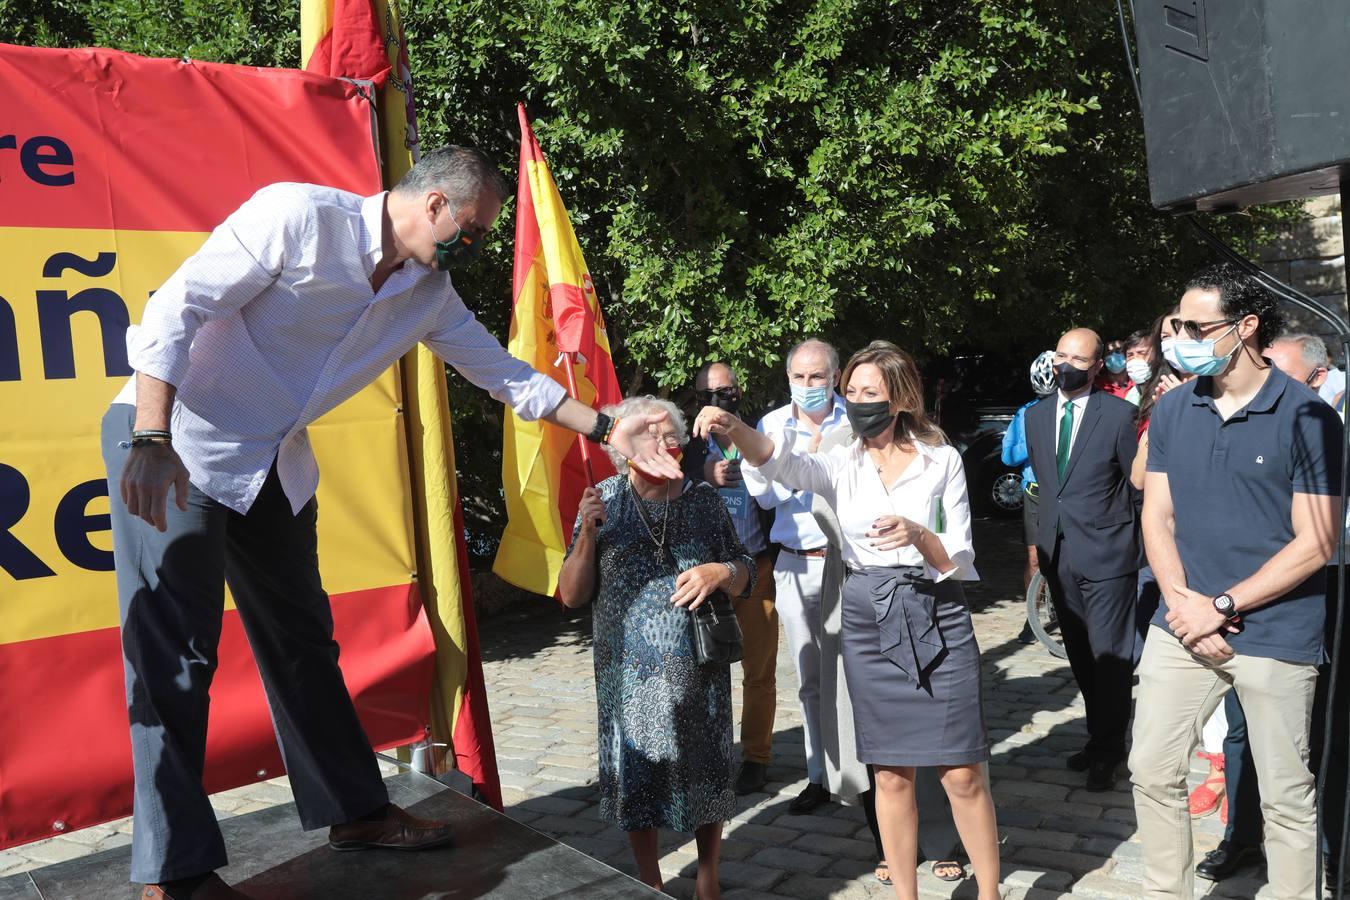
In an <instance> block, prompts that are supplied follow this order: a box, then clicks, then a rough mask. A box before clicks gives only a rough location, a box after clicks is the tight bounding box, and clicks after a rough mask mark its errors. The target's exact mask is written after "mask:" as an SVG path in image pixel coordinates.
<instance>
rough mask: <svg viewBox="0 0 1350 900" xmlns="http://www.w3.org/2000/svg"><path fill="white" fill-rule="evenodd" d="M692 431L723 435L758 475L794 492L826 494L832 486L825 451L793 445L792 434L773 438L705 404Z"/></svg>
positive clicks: (831, 475)
mask: <svg viewBox="0 0 1350 900" xmlns="http://www.w3.org/2000/svg"><path fill="white" fill-rule="evenodd" d="M694 434H696V435H698V436H699V437H706V436H708V435H712V434H724V435H726V436H727V437H729V438H730V439H731V442H732V443H733V444H735V445H736V447H737V449H739V450H740V451H741V457H742V458H743V459H744V460H745V464H746V465H749V466H752V467H754V468H756V469H758V470H759V474H760V475H761V476H763V477H764V478H767V479H769V480H770V481H776V482H778V483H779V484H782V485H784V486H786V487H790V488H792V489H793V490H795V491H813V492H815V493H826V492H828V491H829V490H830V489H831V488H832V487H833V486H834V469H835V467H834V465H833V463H832V459H831V457H830V456H829V455H828V454H824V453H808V452H805V451H803V450H798V449H797V448H796V447H794V446H792V437H793V433H792V432H791V431H788V432H787V433H786V434H783V435H780V436H779V437H778V442H777V443H775V441H774V439H773V438H770V437H769V436H768V435H766V434H764V433H763V432H761V431H757V430H756V429H754V428H751V427H750V426H749V425H747V424H745V423H744V422H742V421H741V420H740V419H738V418H737V417H736V416H735V415H733V414H732V413H729V412H727V411H726V410H724V409H719V408H718V407H716V406H706V407H704V408H703V410H702V411H701V412H700V413H699V414H698V418H696V419H694Z"/></svg>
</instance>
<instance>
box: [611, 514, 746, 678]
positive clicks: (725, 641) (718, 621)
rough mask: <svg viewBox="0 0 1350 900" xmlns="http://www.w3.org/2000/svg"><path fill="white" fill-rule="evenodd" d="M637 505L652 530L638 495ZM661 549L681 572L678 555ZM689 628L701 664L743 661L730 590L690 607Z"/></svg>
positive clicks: (737, 623) (667, 560)
mask: <svg viewBox="0 0 1350 900" xmlns="http://www.w3.org/2000/svg"><path fill="white" fill-rule="evenodd" d="M633 505H634V506H636V507H637V511H638V515H639V516H641V517H642V521H643V522H644V523H646V525H647V530H648V531H649V532H650V531H651V528H652V523H651V520H650V519H648V518H647V511H646V510H645V509H643V508H642V501H641V500H639V499H637V498H636V497H634V498H633ZM661 552H662V553H664V554H665V557H666V562H667V563H668V564H669V565H670V567H671V568H672V569H673V570H674V571H675V572H676V574H678V573H679V571H680V564H679V563H678V562H676V561H675V554H673V553H671V552H670V548H669V547H666V546H664V545H663V546H662V547H661ZM689 630H690V642H691V643H692V644H693V646H694V658H695V659H696V660H697V661H698V664H699V665H700V666H726V665H730V664H731V663H734V662H740V661H741V657H742V656H744V655H745V648H744V643H743V641H742V638H741V623H740V622H737V621H736V610H735V607H733V606H732V604H731V598H730V597H728V596H727V593H726V591H721V590H717V591H713V592H712V593H711V594H709V595H708V596H706V597H704V598H703V602H702V603H701V604H699V606H698V608H697V609H691V610H689Z"/></svg>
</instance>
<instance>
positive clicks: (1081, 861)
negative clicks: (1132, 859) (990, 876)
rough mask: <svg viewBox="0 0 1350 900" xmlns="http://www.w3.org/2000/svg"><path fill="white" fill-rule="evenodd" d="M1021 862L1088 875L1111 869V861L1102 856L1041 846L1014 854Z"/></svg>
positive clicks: (1025, 848)
mask: <svg viewBox="0 0 1350 900" xmlns="http://www.w3.org/2000/svg"><path fill="white" fill-rule="evenodd" d="M1013 858H1014V859H1016V860H1017V861H1019V862H1024V863H1031V864H1032V865H1036V866H1044V867H1045V868H1047V869H1048V868H1050V867H1052V866H1053V867H1054V868H1056V869H1060V870H1062V871H1065V872H1072V873H1073V874H1075V875H1087V874H1089V873H1092V872H1098V871H1101V870H1109V869H1110V867H1111V861H1110V860H1105V859H1102V858H1101V857H1100V856H1089V855H1088V854H1086V853H1070V852H1068V851H1065V850H1046V849H1044V848H1041V847H1024V848H1022V849H1021V850H1018V851H1017V852H1016V853H1014V854H1013Z"/></svg>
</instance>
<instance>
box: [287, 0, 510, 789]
mask: <svg viewBox="0 0 1350 900" xmlns="http://www.w3.org/2000/svg"><path fill="white" fill-rule="evenodd" d="M301 47H302V56H303V59H304V60H305V68H306V69H309V70H311V71H321V72H324V73H325V74H329V75H335V76H340V77H346V78H352V79H357V80H365V81H370V82H372V83H373V84H374V85H375V87H376V89H377V91H378V101H379V118H380V122H379V133H380V149H381V152H382V154H383V157H384V158H383V160H382V163H383V169H384V182H385V187H393V186H394V185H395V184H396V183H397V182H398V180H399V179H400V178H402V177H403V175H404V174H405V173H406V172H407V171H408V169H409V168H411V167H412V165H413V163H415V162H416V161H417V152H418V140H417V118H416V108H415V105H414V97H413V82H412V72H411V67H410V66H409V63H408V53H407V45H406V43H405V40H404V36H403V24H402V16H401V14H400V11H399V8H398V3H397V0H302V6H301ZM398 369H399V376H400V383H401V384H402V388H403V399H404V407H405V409H404V412H405V414H406V419H407V425H408V435H407V440H408V452H409V455H410V457H411V459H412V475H413V513H414V516H415V519H416V522H415V525H416V535H417V569H418V572H417V579H418V583H419V585H420V587H421V595H422V600H423V603H424V604H425V606H426V611H427V616H428V619H429V620H430V622H431V629H432V634H433V635H434V637H435V641H436V678H435V682H434V683H433V685H432V692H431V738H432V741H433V742H434V743H435V744H436V745H437V746H438V747H448V748H449V749H450V750H451V751H452V755H450V754H441V753H437V754H435V756H436V757H437V759H436V766H437V768H438V770H439V769H441V768H442V767H444V768H448V767H450V766H453V767H455V768H458V769H459V770H460V771H462V772H464V774H466V775H468V776H469V778H471V779H472V780H473V783H474V786H475V787H476V788H477V789H478V791H479V793H480V794H481V795H482V796H483V798H484V799H485V800H487V802H488V803H490V804H491V805H492V806H494V807H496V808H497V809H501V806H502V799H501V783H500V781H499V780H498V774H497V757H496V750H495V748H494V746H493V742H492V721H491V719H490V718H489V715H488V705H487V692H486V689H485V687H484V683H483V663H482V658H481V657H480V655H479V646H478V626H477V623H476V621H475V618H474V610H473V600H472V597H471V595H470V584H469V556H468V548H467V547H466V545H465V542H464V517H463V511H462V508H461V506H460V501H459V485H458V482H457V480H456V477H455V443H454V434H453V432H452V429H451V422H450V406H449V396H448V393H447V389H446V381H445V365H444V363H442V362H441V361H440V359H438V358H437V357H436V356H435V355H434V354H432V353H431V352H430V351H429V350H427V349H426V348H425V347H423V346H420V345H419V346H418V347H417V349H415V350H413V351H412V352H410V353H409V354H408V355H407V356H405V357H403V359H402V360H400V361H399V363H398Z"/></svg>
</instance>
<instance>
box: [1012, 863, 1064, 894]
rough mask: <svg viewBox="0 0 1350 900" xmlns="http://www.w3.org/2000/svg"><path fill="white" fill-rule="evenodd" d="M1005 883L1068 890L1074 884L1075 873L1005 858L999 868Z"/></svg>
mask: <svg viewBox="0 0 1350 900" xmlns="http://www.w3.org/2000/svg"><path fill="white" fill-rule="evenodd" d="M999 873H1000V875H1001V876H1002V881H1003V883H1004V884H1008V885H1020V886H1022V887H1037V888H1044V889H1045V890H1060V889H1065V890H1067V889H1068V887H1069V886H1070V885H1071V884H1073V875H1071V874H1070V873H1068V872H1063V871H1060V870H1058V869H1051V868H1042V867H1040V866H1031V865H1027V864H1025V863H1022V862H1015V861H1011V860H1006V859H1005V860H1003V863H1002V866H1001V867H1000V870H999Z"/></svg>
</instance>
